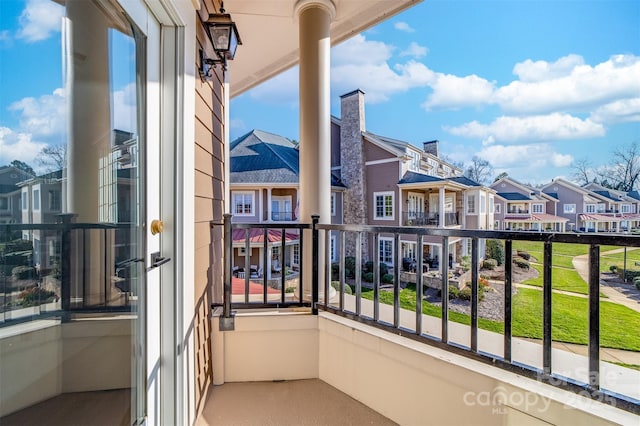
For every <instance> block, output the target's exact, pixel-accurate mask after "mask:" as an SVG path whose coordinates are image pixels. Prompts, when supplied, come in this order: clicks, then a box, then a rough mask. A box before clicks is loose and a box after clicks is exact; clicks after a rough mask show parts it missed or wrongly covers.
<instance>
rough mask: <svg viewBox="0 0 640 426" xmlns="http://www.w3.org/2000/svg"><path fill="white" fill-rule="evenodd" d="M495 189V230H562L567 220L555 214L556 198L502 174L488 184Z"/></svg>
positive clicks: (563, 230)
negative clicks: (501, 176) (499, 177)
mask: <svg viewBox="0 0 640 426" xmlns="http://www.w3.org/2000/svg"><path fill="white" fill-rule="evenodd" d="M491 188H493V189H495V190H496V198H495V205H494V219H495V227H494V228H495V229H497V230H514V231H538V232H542V231H546V232H565V224H566V223H567V222H568V221H569V219H567V218H565V217H560V216H556V211H557V204H558V200H557V199H556V198H555V197H554V196H553V195H550V194H546V193H544V192H542V191H540V190H539V189H536V188H532V187H530V186H527V185H524V184H522V183H520V182H517V181H516V180H514V179H511V178H509V177H508V176H507V177H503V178H501V179H499V180H497V181H495V182H494V183H492V184H491Z"/></svg>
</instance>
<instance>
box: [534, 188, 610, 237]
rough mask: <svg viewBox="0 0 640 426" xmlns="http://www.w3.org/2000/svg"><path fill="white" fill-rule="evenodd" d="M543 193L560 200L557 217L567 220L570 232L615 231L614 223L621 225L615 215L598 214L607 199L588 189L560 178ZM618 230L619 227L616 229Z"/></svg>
mask: <svg viewBox="0 0 640 426" xmlns="http://www.w3.org/2000/svg"><path fill="white" fill-rule="evenodd" d="M541 191H542V192H543V193H545V194H547V195H550V196H551V197H553V198H555V199H556V200H558V203H557V215H558V216H561V217H564V218H566V219H567V220H568V221H569V222H568V223H567V227H568V228H567V230H568V231H581V232H596V231H600V232H602V231H607V232H608V231H611V230H613V229H614V228H613V226H612V223H616V224H617V223H619V222H620V220H616V218H615V217H614V216H613V215H610V214H607V213H605V210H606V209H604V210H602V209H601V210H602V213H598V208H599V207H598V206H599V205H602V206H603V208H604V206H606V204H607V199H606V198H605V197H604V196H602V195H600V194H597V193H595V192H593V191H591V190H589V189H587V188H583V187H581V186H579V185H576V184H575V183H572V182H569V181H566V180H564V179H561V178H558V179H554V180H553V181H551V182H550V183H548V184H546V185H544V186H543V187H542V188H541ZM615 229H617V225H616V227H615Z"/></svg>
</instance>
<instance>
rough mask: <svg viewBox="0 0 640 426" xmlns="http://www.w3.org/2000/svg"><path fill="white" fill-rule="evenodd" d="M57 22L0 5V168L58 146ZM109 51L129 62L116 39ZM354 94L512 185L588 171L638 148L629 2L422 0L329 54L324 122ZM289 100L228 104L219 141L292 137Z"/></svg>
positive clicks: (251, 95) (272, 86)
mask: <svg viewBox="0 0 640 426" xmlns="http://www.w3.org/2000/svg"><path fill="white" fill-rule="evenodd" d="M63 15H64V9H63V8H62V7H61V6H59V5H57V4H56V3H54V2H52V1H50V0H0V67H1V71H0V111H1V112H0V165H3V164H7V163H9V162H10V161H11V160H13V159H19V160H21V161H25V162H27V163H29V164H33V163H34V162H35V156H36V155H37V153H38V152H39V151H40V150H41V149H42V147H44V146H46V145H47V144H56V143H64V142H65V141H66V129H65V126H66V119H65V111H66V95H65V92H64V90H62V87H63V84H62V83H63V82H62V71H61V69H62V67H61V63H62V54H61V51H62V50H61V32H60V27H61V20H62V17H63ZM240 31H242V29H241V28H240ZM112 48H113V50H114V51H115V52H116V55H117V57H124V56H125V55H127V54H128V55H129V56H130V57H132V56H133V50H132V43H131V42H130V40H129V39H127V38H126V37H122V36H121V37H118V36H117V35H116V36H114V37H113V38H112ZM118 52H125V53H124V54H120V53H118ZM127 52H128V53H127ZM238 55H242V47H240V48H239V50H238ZM123 62H124V61H123ZM121 65H122V66H121V67H120V68H119V69H118V70H119V71H118V72H114V73H113V75H114V77H113V81H112V84H113V86H112V91H113V92H112V94H113V100H114V103H116V104H117V105H116V106H114V109H115V110H116V111H118V114H117V115H118V117H115V118H114V121H115V123H116V126H117V127H120V128H123V129H124V127H127V124H123V123H131V122H132V119H131V118H132V115H131V108H132V107H133V105H134V102H135V90H134V89H135V88H134V87H133V85H132V84H130V83H131V82H132V81H133V77H132V75H133V67H132V65H131V63H129V64H128V65H127V64H126V63H124V64H121ZM356 88H360V89H362V90H364V91H365V92H366V127H367V130H369V131H372V132H374V133H378V134H381V135H385V136H389V137H393V138H397V139H401V140H405V141H407V142H411V143H414V144H416V145H417V146H421V142H423V141H425V140H432V139H439V140H440V141H441V145H440V149H441V152H443V153H444V154H445V155H446V156H448V157H449V158H451V159H453V160H455V161H459V162H468V161H470V159H471V157H472V156H474V155H477V156H479V157H481V158H484V159H486V160H488V161H490V162H491V164H492V165H493V166H494V168H495V174H498V173H500V172H502V171H506V172H508V173H509V174H510V175H511V176H512V177H514V178H516V179H518V180H521V181H523V182H530V183H544V182H547V181H549V180H550V179H551V178H554V177H559V176H564V177H570V176H571V174H572V171H571V165H572V164H573V162H574V161H576V160H581V159H583V158H588V159H590V160H591V162H592V164H593V166H594V167H599V166H602V165H604V164H606V163H608V162H610V161H612V160H613V158H612V156H611V154H610V152H611V150H612V149H613V148H614V147H617V146H623V145H628V144H630V143H632V142H638V143H640V124H639V123H640V1H637V0H633V1H619V0H609V1H604V0H602V1H600V0H598V1H596V0H588V1H579V0H574V1H567V0H563V1H486V0H477V1H429V0H426V1H425V2H423V3H421V4H419V5H417V6H415V7H413V8H411V9H409V10H408V11H406V12H404V13H402V14H400V15H398V16H395V17H393V18H391V19H389V20H387V21H385V22H384V23H382V24H380V25H379V26H377V27H374V28H372V29H370V30H368V31H366V32H365V33H363V34H359V35H356V36H354V37H353V38H351V39H350V40H348V41H346V42H344V43H342V44H341V45H339V46H336V47H334V49H333V50H332V94H331V96H332V113H333V114H334V115H336V116H339V115H340V111H339V96H340V95H341V94H344V93H347V92H350V91H352V90H354V89H356ZM297 92H298V77H297V68H294V69H291V70H289V71H287V72H285V73H283V74H281V75H279V76H277V77H275V78H273V79H272V80H270V81H268V82H266V83H264V84H262V85H261V86H258V87H256V88H255V89H253V90H251V91H250V92H247V93H245V94H243V95H241V96H239V97H237V98H235V99H233V100H232V103H231V110H230V111H231V136H232V138H235V137H238V136H240V135H242V134H244V133H246V132H248V131H250V130H251V129H254V128H257V129H261V130H265V131H269V132H273V133H277V134H280V135H283V136H286V137H288V138H291V139H299V136H298V131H299V127H298V117H299V111H298V103H297V99H298V93H297ZM129 127H131V125H129ZM124 130H134V129H124Z"/></svg>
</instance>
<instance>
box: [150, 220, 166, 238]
mask: <svg viewBox="0 0 640 426" xmlns="http://www.w3.org/2000/svg"><path fill="white" fill-rule="evenodd" d="M163 230H164V222H162V221H161V220H158V219H154V220H152V221H151V235H156V234H159V233H161V232H162V231H163Z"/></svg>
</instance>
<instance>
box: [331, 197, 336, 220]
mask: <svg viewBox="0 0 640 426" xmlns="http://www.w3.org/2000/svg"><path fill="white" fill-rule="evenodd" d="M335 215H336V193H335V192H332V193H331V216H335Z"/></svg>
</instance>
